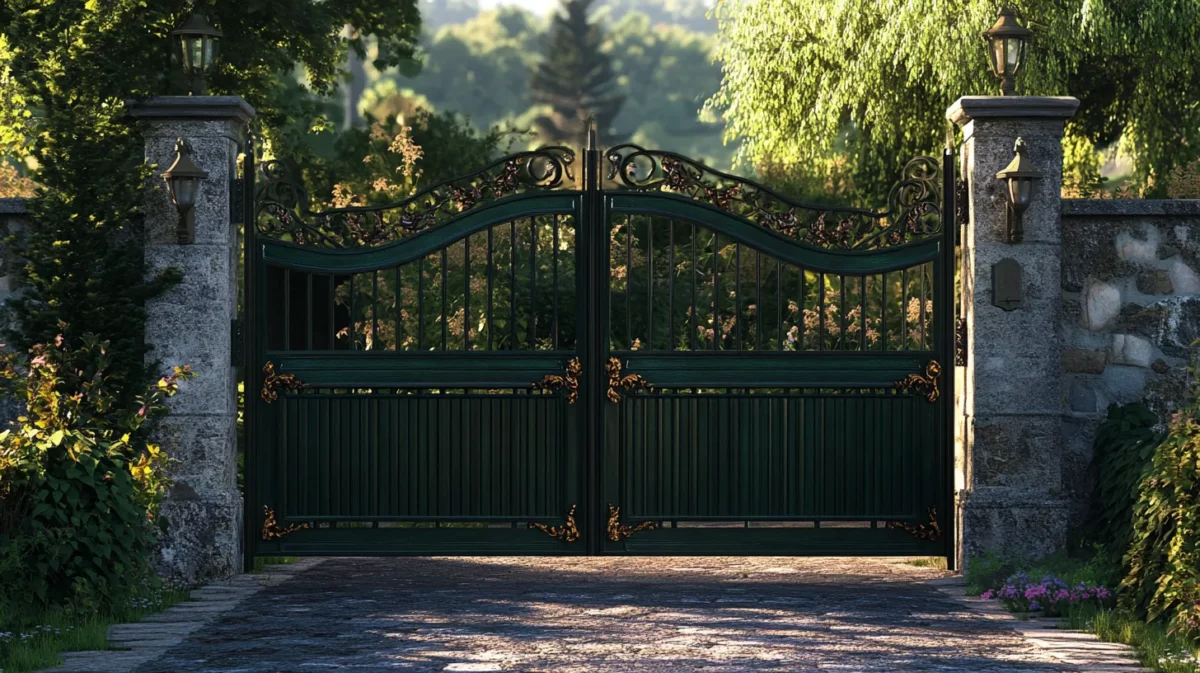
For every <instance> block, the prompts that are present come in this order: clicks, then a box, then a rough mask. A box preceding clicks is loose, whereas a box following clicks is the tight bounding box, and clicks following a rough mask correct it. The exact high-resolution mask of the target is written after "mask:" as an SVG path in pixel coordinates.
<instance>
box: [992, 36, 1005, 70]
mask: <svg viewBox="0 0 1200 673" xmlns="http://www.w3.org/2000/svg"><path fill="white" fill-rule="evenodd" d="M1004 42H1005V40H1004V39H1003V38H994V39H993V40H992V53H991V54H990V56H991V59H992V70H994V71H995V72H996V74H997V75H1001V76H1003V75H1004V74H1005V73H1006V72H1008V71H1007V69H1006V68H1007V65H1008V61H1007V59H1006V58H1005V56H1004Z"/></svg>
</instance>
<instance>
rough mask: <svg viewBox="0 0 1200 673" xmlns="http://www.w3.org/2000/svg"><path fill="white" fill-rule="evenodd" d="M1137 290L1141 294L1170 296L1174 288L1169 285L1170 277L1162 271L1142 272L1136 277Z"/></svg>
mask: <svg viewBox="0 0 1200 673" xmlns="http://www.w3.org/2000/svg"><path fill="white" fill-rule="evenodd" d="M1137 289H1138V292H1141V293H1142V294H1171V293H1172V292H1174V291H1175V286H1174V285H1173V284H1172V283H1171V275H1170V274H1169V273H1167V272H1166V271H1164V270H1162V269H1154V270H1153V271H1143V272H1141V273H1139V274H1138V277H1137Z"/></svg>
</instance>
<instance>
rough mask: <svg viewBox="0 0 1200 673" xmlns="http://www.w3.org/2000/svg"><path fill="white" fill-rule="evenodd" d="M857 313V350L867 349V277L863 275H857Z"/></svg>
mask: <svg viewBox="0 0 1200 673" xmlns="http://www.w3.org/2000/svg"><path fill="white" fill-rule="evenodd" d="M858 289H859V291H860V292H859V298H858V302H859V304H858V315H859V317H860V318H861V322H862V327H861V329H860V330H859V332H858V346H859V350H863V351H865V350H867V277H866V276H865V275H863V276H859V277H858Z"/></svg>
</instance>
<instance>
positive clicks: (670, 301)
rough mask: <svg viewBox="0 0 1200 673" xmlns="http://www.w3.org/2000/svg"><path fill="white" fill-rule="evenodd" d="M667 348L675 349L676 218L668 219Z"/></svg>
mask: <svg viewBox="0 0 1200 673" xmlns="http://www.w3.org/2000/svg"><path fill="white" fill-rule="evenodd" d="M667 227H668V229H667V265H668V266H670V268H669V269H668V270H667V295H668V296H667V326H668V327H667V329H669V330H670V335H669V336H668V337H667V350H671V351H673V350H675V220H667Z"/></svg>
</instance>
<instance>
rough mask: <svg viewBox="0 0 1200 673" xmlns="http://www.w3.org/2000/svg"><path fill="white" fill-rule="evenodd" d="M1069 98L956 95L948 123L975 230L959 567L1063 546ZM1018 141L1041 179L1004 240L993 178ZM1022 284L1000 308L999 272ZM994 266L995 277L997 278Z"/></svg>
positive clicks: (1001, 203) (962, 403) (969, 253)
mask: <svg viewBox="0 0 1200 673" xmlns="http://www.w3.org/2000/svg"><path fill="white" fill-rule="evenodd" d="M1078 105H1079V101H1077V100H1075V99H1074V98H1043V97H987V96H970V97H966V98H962V99H959V100H958V101H957V102H955V104H954V105H953V106H951V107H950V109H949V110H948V111H947V118H949V119H950V121H952V122H954V123H956V124H958V125H959V126H961V127H962V130H963V140H964V144H963V150H962V151H963V154H964V162H963V167H964V173H965V175H963V178H964V179H965V180H966V181H967V188H968V189H967V194H968V201H969V204H968V205H969V210H970V222H969V224H968V226H967V232H966V235H965V237H964V240H963V243H964V245H963V256H964V260H963V261H964V265H963V277H962V284H963V290H964V302H963V318H964V320H965V321H966V323H967V335H968V338H967V366H966V368H965V371H963V372H962V374H961V378H960V379H959V380H961V381H962V383H963V385H962V388H961V394H960V395H959V397H958V399H957V400H956V412H957V414H958V417H959V419H960V424H961V426H960V429H959V431H958V432H957V438H958V443H957V446H956V456H955V469H956V472H957V474H956V475H955V483H956V484H957V485H958V487H959V489H960V490H959V495H958V501H957V502H958V505H957V506H958V515H959V531H958V533H959V538H958V540H959V562H960V566H959V567H966V565H967V564H969V563H970V559H971V558H972V557H977V556H979V555H981V554H984V553H986V552H989V551H994V552H999V553H1003V554H1012V555H1020V556H1027V557H1029V556H1041V555H1045V554H1049V553H1052V552H1054V551H1057V550H1059V549H1063V548H1064V547H1065V545H1066V533H1067V522H1068V520H1069V517H1070V508H1069V507H1068V506H1067V502H1066V500H1065V499H1064V498H1063V483H1064V475H1063V468H1064V452H1065V441H1064V438H1063V426H1062V423H1063V408H1064V407H1063V399H1064V392H1063V385H1062V381H1063V376H1062V326H1061V319H1060V316H1061V311H1062V290H1061V264H1062V233H1061V228H1060V222H1059V214H1060V207H1061V200H1062V199H1061V191H1062V160H1063V156H1062V155H1063V152H1062V135H1063V124H1064V122H1065V121H1066V120H1067V119H1068V118H1070V117H1071V116H1072V115H1073V114H1074V113H1075V109H1076V108H1077V107H1078ZM1017 138H1021V139H1023V140H1024V144H1025V148H1026V149H1025V152H1026V156H1027V157H1028V158H1029V160H1030V161H1031V162H1032V163H1033V165H1034V168H1035V169H1036V170H1037V171H1040V172H1041V174H1042V176H1043V177H1042V178H1041V179H1040V180H1038V181H1036V182H1035V183H1034V188H1033V200H1032V203H1031V205H1030V207H1029V209H1028V210H1027V211H1026V212H1025V214H1024V217H1023V220H1024V232H1025V233H1024V238H1023V240H1021V241H1015V242H1014V241H1010V240H1009V237H1008V218H1007V201H1006V198H1005V193H1006V186H1005V185H1004V184H1003V183H1002V181H1001V180H999V179H997V178H996V173H997V172H999V171H1000V170H1002V169H1003V168H1005V166H1007V165H1008V163H1009V162H1010V161H1011V160H1012V159H1013V156H1014V145H1015V143H1016V140H1017ZM1014 269H1015V270H1016V271H1017V272H1019V281H1016V282H1013V283H1011V284H1012V285H1013V286H1015V287H1016V288H1017V289H1018V293H1017V294H1018V297H1017V298H1016V301H1015V302H1010V301H1008V298H1006V301H1005V302H1001V303H999V304H1000V305H998V302H997V299H996V297H995V296H994V291H993V290H994V288H993V281H994V276H993V274H994V273H997V272H999V273H1002V274H1004V277H1006V278H1013V277H1015V274H1013V271H1014ZM997 270H999V271H997Z"/></svg>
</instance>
